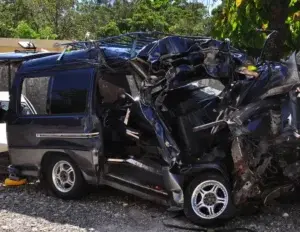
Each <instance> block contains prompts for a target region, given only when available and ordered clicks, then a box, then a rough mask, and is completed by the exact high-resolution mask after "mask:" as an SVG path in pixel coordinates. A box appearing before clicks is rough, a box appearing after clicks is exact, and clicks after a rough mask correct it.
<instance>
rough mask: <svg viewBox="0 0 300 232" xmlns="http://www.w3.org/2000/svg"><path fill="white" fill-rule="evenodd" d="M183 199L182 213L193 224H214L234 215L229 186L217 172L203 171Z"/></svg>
mask: <svg viewBox="0 0 300 232" xmlns="http://www.w3.org/2000/svg"><path fill="white" fill-rule="evenodd" d="M200 175H201V174H200ZM184 199H185V202H184V213H185V215H186V217H187V218H188V219H189V220H191V221H192V222H193V223H195V224H198V225H202V226H210V225H216V224H218V223H221V222H222V221H224V220H226V219H229V218H231V217H233V216H234V211H235V210H234V208H235V207H234V205H233V202H232V198H231V188H230V186H229V183H228V182H227V181H226V180H225V178H224V177H222V176H221V175H219V174H214V173H212V174H210V173H203V174H202V175H201V176H200V177H197V178H195V179H194V180H193V181H192V182H191V183H190V184H189V185H188V187H187V188H186V191H185V197H184Z"/></svg>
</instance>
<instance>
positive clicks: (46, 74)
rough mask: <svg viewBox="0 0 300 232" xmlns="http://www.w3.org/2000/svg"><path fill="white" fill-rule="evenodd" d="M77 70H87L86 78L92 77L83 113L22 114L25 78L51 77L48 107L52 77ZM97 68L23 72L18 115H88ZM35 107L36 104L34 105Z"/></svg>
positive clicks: (17, 105) (29, 116) (18, 100)
mask: <svg viewBox="0 0 300 232" xmlns="http://www.w3.org/2000/svg"><path fill="white" fill-rule="evenodd" d="M75 70H85V71H86V73H87V74H89V75H88V77H86V78H91V80H90V85H89V88H88V94H87V98H86V107H85V112H82V113H62V114H38V113H37V114H31V115H22V112H21V94H22V89H23V83H24V80H25V79H29V78H43V77H49V78H50V79H49V82H48V92H47V100H46V107H48V104H49V103H48V101H49V97H50V96H51V94H52V86H50V82H51V79H52V82H53V79H54V78H55V76H57V75H61V74H62V73H64V72H70V71H75ZM95 74H96V72H95V68H93V67H85V68H78V69H61V70H57V71H45V72H39V73H34V74H27V73H26V74H22V75H21V81H20V84H19V88H18V91H17V102H16V115H17V117H19V118H43V117H54V118H55V117H63V116H86V115H88V114H90V113H91V110H92V109H91V103H90V99H92V98H91V97H92V96H93V93H94V90H93V86H94V79H95ZM33 107H34V106H33Z"/></svg>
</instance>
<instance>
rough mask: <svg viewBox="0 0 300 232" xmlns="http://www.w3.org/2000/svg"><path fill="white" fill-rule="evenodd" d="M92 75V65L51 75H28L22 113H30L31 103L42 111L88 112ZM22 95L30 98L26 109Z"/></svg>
mask: <svg viewBox="0 0 300 232" xmlns="http://www.w3.org/2000/svg"><path fill="white" fill-rule="evenodd" d="M91 79H92V73H91V70H90V69H80V70H79V69H77V70H66V71H62V72H59V73H57V74H55V75H53V76H49V77H33V78H31V77H30V78H25V79H24V81H23V85H22V96H21V112H20V113H21V114H22V115H28V114H29V113H28V109H29V110H30V108H31V107H32V108H34V110H33V111H36V113H37V114H38V115H59V114H70V113H84V112H85V111H86V106H87V98H88V94H89V90H90V85H91ZM22 99H23V101H24V102H26V103H27V102H28V104H27V108H26V109H23V107H22V104H23V106H24V103H23V101H22ZM24 99H25V100H24Z"/></svg>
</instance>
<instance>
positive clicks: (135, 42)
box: [54, 31, 211, 50]
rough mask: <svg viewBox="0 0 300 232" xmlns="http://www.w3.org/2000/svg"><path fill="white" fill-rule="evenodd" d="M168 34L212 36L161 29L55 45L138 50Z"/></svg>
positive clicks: (192, 37) (77, 47)
mask: <svg viewBox="0 0 300 232" xmlns="http://www.w3.org/2000/svg"><path fill="white" fill-rule="evenodd" d="M166 36H178V37H184V38H189V39H210V38H211V37H205V36H185V35H175V34H168V33H163V32H159V31H151V32H129V33H125V34H121V35H117V36H110V37H105V38H102V39H99V40H89V41H73V42H69V43H62V44H59V43H57V44H55V45H54V46H65V47H71V49H72V50H73V49H74V50H76V49H87V48H91V47H94V46H105V47H106V46H108V47H120V48H128V49H131V50H136V49H141V48H142V47H144V46H145V45H147V44H149V43H152V42H154V41H156V40H159V39H161V38H163V37H166Z"/></svg>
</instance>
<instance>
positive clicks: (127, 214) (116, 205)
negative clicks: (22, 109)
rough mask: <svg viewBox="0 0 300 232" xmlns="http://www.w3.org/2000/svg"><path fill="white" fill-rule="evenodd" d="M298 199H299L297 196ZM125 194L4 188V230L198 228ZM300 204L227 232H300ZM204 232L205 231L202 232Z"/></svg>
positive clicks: (238, 222) (0, 227)
mask: <svg viewBox="0 0 300 232" xmlns="http://www.w3.org/2000/svg"><path fill="white" fill-rule="evenodd" d="M296 199H297V196H296ZM174 216H175V214H173V213H169V212H167V211H166V208H165V207H163V206H159V205H156V204H153V203H151V202H148V201H144V200H141V199H138V198H136V197H134V196H131V195H128V194H125V193H122V192H120V191H117V190H114V189H111V188H108V187H101V188H95V189H93V191H92V192H91V193H90V194H88V195H87V196H86V197H84V198H83V199H82V200H78V201H63V200H60V199H57V198H55V197H52V196H47V195H45V193H44V191H42V190H41V189H40V187H39V185H38V184H27V185H24V186H20V187H4V186H3V184H1V185H0V231H5V232H6V231H12V232H17V231H18V232H19V231H22V232H27V231H61V232H63V231H72V232H73V231H75V232H76V231H99V232H106V231H107V232H118V231H122V232H132V231H141V232H154V231H155V232H156V231H157V232H158V231H185V230H180V229H174V228H168V227H166V226H165V225H164V223H167V224H171V225H177V226H178V225H179V226H183V227H189V228H190V227H192V228H194V229H195V228H196V227H195V226H194V225H192V224H191V223H189V222H188V221H187V220H186V219H185V218H184V216H180V215H177V217H174ZM299 218H300V201H299V202H298V201H297V200H295V199H294V200H291V199H289V200H288V201H283V202H281V204H279V203H278V204H276V205H274V206H272V207H268V208H264V210H263V211H262V212H260V213H257V214H255V215H252V216H243V217H241V216H240V217H237V218H235V219H234V220H232V221H230V222H228V223H227V224H226V226H225V227H226V228H235V227H245V228H250V229H253V230H254V231H257V232H275V231H280V232H281V231H287V232H296V231H297V232H298V231H300V220H299ZM199 231H200V229H199ZM241 232H242V231H241Z"/></svg>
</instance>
